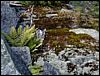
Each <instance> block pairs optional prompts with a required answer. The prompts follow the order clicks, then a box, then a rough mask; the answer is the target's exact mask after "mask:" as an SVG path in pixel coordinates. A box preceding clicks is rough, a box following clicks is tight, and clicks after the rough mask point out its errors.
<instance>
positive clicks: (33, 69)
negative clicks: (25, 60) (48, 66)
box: [29, 65, 43, 75]
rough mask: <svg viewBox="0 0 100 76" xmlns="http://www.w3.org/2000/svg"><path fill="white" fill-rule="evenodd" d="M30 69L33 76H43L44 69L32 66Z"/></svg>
mask: <svg viewBox="0 0 100 76" xmlns="http://www.w3.org/2000/svg"><path fill="white" fill-rule="evenodd" d="M29 68H30V71H31V73H32V75H41V73H42V72H43V67H41V66H39V65H34V66H32V65H30V66H29Z"/></svg>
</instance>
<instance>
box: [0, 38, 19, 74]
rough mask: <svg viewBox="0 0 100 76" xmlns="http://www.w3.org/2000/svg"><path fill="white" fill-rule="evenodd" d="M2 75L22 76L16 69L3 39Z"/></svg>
mask: <svg viewBox="0 0 100 76" xmlns="http://www.w3.org/2000/svg"><path fill="white" fill-rule="evenodd" d="M1 75H21V74H20V72H18V70H17V69H16V67H15V65H14V63H13V61H12V59H11V56H10V54H9V52H8V49H7V47H6V45H5V43H4V40H3V39H1Z"/></svg>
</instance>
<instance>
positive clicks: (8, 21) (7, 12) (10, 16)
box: [1, 1, 18, 33]
mask: <svg viewBox="0 0 100 76" xmlns="http://www.w3.org/2000/svg"><path fill="white" fill-rule="evenodd" d="M9 3H10V1H1V26H2V27H1V31H3V32H6V33H9V30H10V28H11V26H16V25H17V21H18V18H17V16H16V12H15V9H14V8H11V7H10V6H9Z"/></svg>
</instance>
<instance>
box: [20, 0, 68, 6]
mask: <svg viewBox="0 0 100 76" xmlns="http://www.w3.org/2000/svg"><path fill="white" fill-rule="evenodd" d="M19 2H20V3H21V4H22V5H23V6H30V5H34V6H36V7H37V6H49V7H54V6H59V5H61V4H63V3H64V1H19ZM65 2H66V3H68V2H69V1H65Z"/></svg>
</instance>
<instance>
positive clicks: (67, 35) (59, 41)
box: [44, 28, 95, 53]
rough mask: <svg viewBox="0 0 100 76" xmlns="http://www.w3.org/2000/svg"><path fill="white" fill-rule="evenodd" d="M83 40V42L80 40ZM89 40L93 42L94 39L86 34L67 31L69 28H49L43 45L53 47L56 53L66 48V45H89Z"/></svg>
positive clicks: (81, 46)
mask: <svg viewBox="0 0 100 76" xmlns="http://www.w3.org/2000/svg"><path fill="white" fill-rule="evenodd" d="M81 40H84V42H81ZM90 42H95V39H94V38H92V37H91V36H90V35H88V34H75V33H74V32H69V28H63V29H50V30H47V32H46V37H45V40H44V45H45V44H47V46H48V44H49V46H50V48H55V52H56V53H58V52H60V51H61V50H62V49H64V48H67V45H73V46H74V47H78V48H85V47H91V46H92V45H91V44H90Z"/></svg>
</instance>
